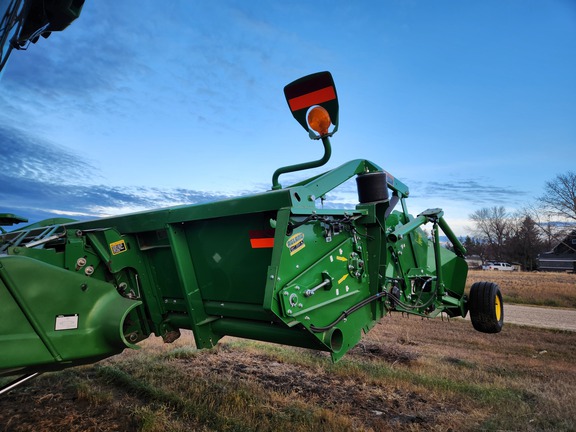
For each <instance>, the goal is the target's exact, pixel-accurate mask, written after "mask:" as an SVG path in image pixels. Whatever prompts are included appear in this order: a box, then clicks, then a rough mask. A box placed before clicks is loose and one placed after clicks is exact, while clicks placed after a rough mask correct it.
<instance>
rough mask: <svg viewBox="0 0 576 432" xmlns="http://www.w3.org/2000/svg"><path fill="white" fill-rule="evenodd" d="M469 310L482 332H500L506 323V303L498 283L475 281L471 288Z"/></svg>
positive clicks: (471, 317)
mask: <svg viewBox="0 0 576 432" xmlns="http://www.w3.org/2000/svg"><path fill="white" fill-rule="evenodd" d="M468 310H469V311H470V320H471V321H472V325H473V326H474V328H475V329H476V330H478V331H480V332H482V333H499V332H500V331H501V330H502V326H503V325H504V303H503V302H502V293H501V292H500V287H499V286H498V284H495V283H493V282H476V283H474V284H473V285H472V287H471V288H470V297H469V298H468Z"/></svg>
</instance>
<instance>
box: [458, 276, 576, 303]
mask: <svg viewBox="0 0 576 432" xmlns="http://www.w3.org/2000/svg"><path fill="white" fill-rule="evenodd" d="M483 280H488V281H492V282H496V283H497V284H498V285H499V286H500V289H501V291H502V295H503V297H504V302H508V303H519V304H531V305H540V306H554V307H566V308H576V274H568V273H544V272H503V271H482V270H470V272H469V273H468V280H467V286H468V289H469V288H470V286H471V285H472V284H473V283H474V282H479V281H483Z"/></svg>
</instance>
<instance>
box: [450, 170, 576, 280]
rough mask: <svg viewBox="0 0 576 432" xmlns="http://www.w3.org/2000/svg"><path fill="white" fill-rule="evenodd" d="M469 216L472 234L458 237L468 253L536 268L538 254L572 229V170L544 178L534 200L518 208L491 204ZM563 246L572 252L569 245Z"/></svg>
mask: <svg viewBox="0 0 576 432" xmlns="http://www.w3.org/2000/svg"><path fill="white" fill-rule="evenodd" d="M469 217H470V220H471V221H472V223H473V227H471V232H472V236H466V237H465V238H461V239H460V241H461V242H462V244H463V245H464V247H465V248H466V250H467V252H468V255H469V256H470V255H478V256H480V257H481V258H482V260H483V261H506V262H511V263H517V264H520V265H521V266H522V269H524V270H527V271H531V270H537V269H538V255H539V254H541V253H544V252H549V251H551V250H552V249H553V248H554V247H555V246H556V245H558V244H559V243H561V242H563V241H564V240H565V239H566V238H567V236H568V235H569V234H570V233H571V232H572V231H574V230H576V172H573V171H569V172H567V173H565V174H558V175H557V176H556V177H555V178H554V179H552V180H550V181H547V182H546V183H545V187H544V194H543V195H542V196H540V197H539V198H538V199H537V201H536V203H535V204H533V205H531V206H528V207H526V208H524V209H522V210H520V211H517V212H514V213H510V212H507V211H506V209H505V208H504V206H494V207H486V208H481V209H479V210H476V211H475V212H474V213H472V214H471V215H470V216H469ZM566 246H567V247H568V248H570V249H572V250H573V251H575V252H576V249H574V246H573V245H571V244H568V245H566ZM449 247H450V246H449Z"/></svg>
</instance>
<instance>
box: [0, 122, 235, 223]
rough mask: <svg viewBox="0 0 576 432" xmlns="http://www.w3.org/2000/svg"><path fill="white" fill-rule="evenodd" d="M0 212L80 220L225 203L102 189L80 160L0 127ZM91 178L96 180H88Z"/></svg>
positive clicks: (211, 196) (175, 193) (180, 194)
mask: <svg viewBox="0 0 576 432" xmlns="http://www.w3.org/2000/svg"><path fill="white" fill-rule="evenodd" d="M0 167H1V170H0V203H2V208H1V209H0V212H8V213H16V214H19V215H21V216H24V217H28V218H29V219H31V220H38V219H41V218H49V217H55V216H70V217H73V218H80V219H86V218H90V217H103V216H111V215H116V214H122V213H128V212H132V211H141V210H146V209H152V208H160V207H169V206H175V205H181V204H195V203H202V202H209V201H215V200H219V199H223V198H227V197H228V196H227V195H226V194H219V193H208V192H203V191H196V190H192V189H184V188H178V189H160V188H150V187H138V186H130V187H117V186H107V185H103V184H101V183H98V182H94V180H100V178H99V176H98V174H97V169H96V168H94V167H93V166H91V165H90V164H89V163H88V162H86V161H84V160H83V159H82V158H81V157H80V156H78V155H75V154H73V153H70V151H68V150H66V149H64V148H60V147H58V146H56V145H54V144H51V143H48V142H43V141H42V140H40V139H38V138H35V137H32V136H30V135H27V134H24V133H22V132H20V131H17V130H15V129H11V128H8V127H6V126H1V127H0ZM94 173H96V175H94Z"/></svg>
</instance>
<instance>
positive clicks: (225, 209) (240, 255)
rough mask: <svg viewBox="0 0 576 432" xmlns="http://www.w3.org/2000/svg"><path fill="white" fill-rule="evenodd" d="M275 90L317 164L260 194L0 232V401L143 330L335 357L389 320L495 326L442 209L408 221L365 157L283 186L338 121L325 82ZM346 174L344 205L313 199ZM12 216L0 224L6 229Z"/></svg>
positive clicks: (485, 292) (494, 297)
mask: <svg viewBox="0 0 576 432" xmlns="http://www.w3.org/2000/svg"><path fill="white" fill-rule="evenodd" d="M284 93H285V96H286V99H287V102H288V106H289V108H290V110H291V112H292V114H293V116H294V118H295V119H296V120H297V121H298V122H299V123H300V124H301V125H302V126H303V127H304V129H305V130H306V131H308V133H309V136H310V137H311V138H312V139H314V140H316V141H318V142H321V143H322V145H323V147H324V156H323V157H322V158H321V159H319V160H316V161H311V162H304V163H301V164H297V165H291V166H286V167H282V168H280V169H278V170H276V172H274V174H273V177H272V187H271V189H270V190H268V191H266V192H263V193H259V194H255V195H250V196H242V197H239V198H234V199H227V200H222V201H217V202H213V203H207V204H196V205H186V206H178V207H171V208H165V209H159V210H153V211H145V212H140V213H134V214H129V215H122V216H116V217H110V218H103V219H97V220H91V221H72V220H69V219H50V220H46V221H42V222H38V223H34V224H31V225H27V226H25V227H23V228H20V229H16V230H14V229H12V228H10V229H9V230H8V229H2V231H1V234H0V235H1V236H0V313H1V316H2V318H1V319H0V377H1V376H18V378H17V379H16V380H15V381H14V382H12V383H10V384H9V385H7V386H5V387H4V388H2V389H0V393H2V392H6V391H8V390H10V389H11V388H13V387H14V386H16V385H18V384H20V383H22V382H24V381H26V380H28V379H30V378H31V377H33V376H35V375H36V374H38V373H42V372H45V371H52V370H59V369H63V368H67V367H72V366H76V365H81V364H88V363H93V362H96V361H99V360H101V359H104V358H106V357H109V356H112V355H115V354H118V353H120V352H122V351H123V350H124V349H126V348H136V347H137V344H138V342H139V341H142V340H144V339H146V338H147V337H148V336H150V335H151V334H155V335H157V336H160V337H162V338H163V340H164V341H165V342H172V341H174V340H176V339H177V338H178V337H179V336H180V330H181V329H189V330H192V332H193V334H194V338H195V342H196V345H197V347H198V348H210V347H213V346H214V345H215V344H217V342H218V340H219V339H221V338H222V337H223V336H226V335H229V336H235V337H241V338H249V339H255V340H261V341H268V342H275V343H280V344H286V345H291V346H298V347H305V348H311V349H315V350H323V351H327V352H329V353H331V356H332V359H333V360H334V361H336V360H338V359H340V358H341V357H342V356H343V355H344V354H345V353H346V352H347V351H348V350H349V349H351V348H352V347H353V346H354V345H355V344H357V343H358V342H359V340H360V339H361V337H362V334H363V333H366V332H368V331H369V330H370V329H371V328H372V327H373V326H374V325H375V324H376V323H377V322H378V321H379V320H380V319H381V318H382V317H384V316H385V315H387V314H389V313H391V312H394V311H395V312H402V313H408V314H415V315H419V316H422V317H427V318H432V317H436V316H439V315H441V314H446V315H448V316H449V317H465V316H466V315H467V313H468V312H470V317H471V321H472V324H473V326H474V327H475V328H476V329H477V330H479V331H482V332H487V333H496V332H499V331H500V330H501V328H502V325H503V304H502V297H501V294H500V291H499V288H498V286H497V285H496V284H493V283H488V282H482V283H476V284H474V285H473V286H472V288H471V291H470V294H469V295H466V294H465V284H466V277H467V271H468V267H467V264H466V261H465V260H464V254H465V249H464V247H463V246H462V245H461V243H460V242H459V241H458V239H457V237H456V236H455V235H454V233H453V232H452V230H451V229H450V228H449V226H448V224H447V223H446V221H445V220H444V217H443V212H442V210H440V209H429V210H426V211H424V212H422V213H420V214H419V215H418V216H416V217H413V216H411V215H410V214H409V213H408V209H407V204H406V201H407V198H408V196H409V189H408V187H407V186H406V185H405V184H404V183H402V182H401V181H399V180H398V179H396V178H395V177H394V176H392V175H391V174H390V173H388V172H387V171H385V170H384V169H382V168H381V167H379V166H378V165H376V164H375V163H373V162H370V161H368V160H361V159H359V160H353V161H350V162H348V163H345V164H343V165H341V166H340V167H337V168H334V169H332V170H329V171H326V172H324V173H322V174H318V175H314V176H313V177H311V178H309V179H307V180H303V181H300V182H298V183H296V184H293V185H291V186H287V187H284V186H282V185H281V184H280V182H279V180H280V177H281V176H282V175H283V174H286V173H293V172H296V171H302V170H306V169H310V168H317V167H320V166H323V165H324V164H325V163H326V162H328V160H329V158H330V154H331V145H330V138H331V137H332V135H333V134H334V133H335V132H336V130H337V128H338V97H337V94H336V87H335V85H334V82H333V79H332V76H331V74H330V73H328V72H320V73H316V74H312V75H308V76H306V77H303V78H300V79H298V80H296V81H294V82H292V83H290V84H289V85H287V86H286V87H285V89H284ZM354 179H355V183H356V189H357V196H358V202H357V204H356V205H355V207H354V208H352V209H334V208H325V207H324V206H323V205H322V203H323V202H324V199H325V198H326V197H327V195H328V194H330V193H331V191H333V190H334V189H335V188H337V187H338V186H340V185H342V184H343V183H345V182H347V181H349V180H350V181H351V182H353V181H354ZM23 222H25V220H24V219H23V218H20V217H18V216H16V215H13V214H2V215H0V225H3V226H5V227H7V226H10V225H13V224H20V223H23ZM424 224H430V226H431V230H430V231H431V234H430V235H428V234H427V233H426V232H425V231H424V230H423V229H422V225H424ZM441 232H442V233H443V235H444V236H445V237H447V238H448V240H449V242H450V243H451V244H452V245H453V249H454V252H452V251H450V250H448V249H447V248H445V247H443V246H442V244H441Z"/></svg>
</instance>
